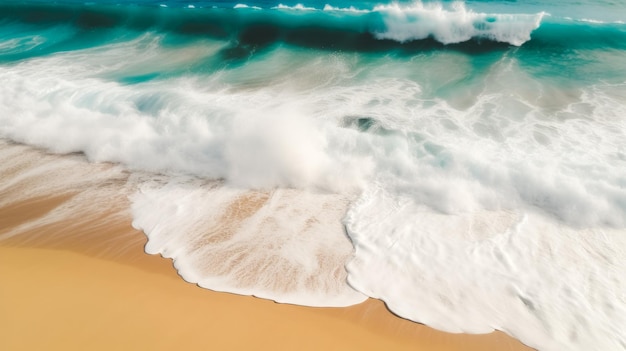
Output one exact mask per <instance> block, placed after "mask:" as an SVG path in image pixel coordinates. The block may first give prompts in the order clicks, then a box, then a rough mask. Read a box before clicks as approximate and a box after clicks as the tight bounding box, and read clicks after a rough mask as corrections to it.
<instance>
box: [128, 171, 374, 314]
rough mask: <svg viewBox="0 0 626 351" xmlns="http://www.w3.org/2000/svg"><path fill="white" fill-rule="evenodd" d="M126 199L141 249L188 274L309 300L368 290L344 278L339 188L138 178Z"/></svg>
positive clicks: (196, 279) (210, 282)
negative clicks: (244, 186)
mask: <svg viewBox="0 0 626 351" xmlns="http://www.w3.org/2000/svg"><path fill="white" fill-rule="evenodd" d="M132 201H133V217H134V221H133V226H135V227H136V228H138V229H142V230H144V231H145V232H146V234H147V235H148V238H149V240H148V243H147V245H146V252H148V253H151V254H157V253H159V254H162V255H163V256H165V257H170V258H173V259H174V262H175V266H176V268H177V269H178V271H179V273H180V274H181V276H182V277H183V278H185V280H187V281H189V282H193V283H197V284H198V285H200V286H202V287H205V288H209V289H213V290H219V291H228V292H232V293H237V294H243V295H254V296H258V297H263V298H267V299H272V300H275V301H278V302H284V303H293V304H302V305H309V306H348V305H352V304H356V303H360V302H362V301H363V300H364V299H365V298H366V296H364V295H362V294H360V293H358V292H356V291H355V290H353V289H352V288H350V287H349V286H348V285H347V283H346V275H347V274H346V271H345V269H344V264H345V262H346V260H347V259H348V257H349V256H350V255H351V254H352V245H351V243H350V241H349V240H348V237H347V236H346V235H345V233H344V229H343V226H342V225H341V218H342V217H343V216H344V214H345V210H346V207H347V203H348V201H347V199H346V198H344V197H343V196H341V195H333V194H322V193H310V192H305V191H298V190H288V189H280V190H274V191H266V192H258V191H248V190H241V189H233V188H229V187H224V186H222V185H220V184H217V183H206V182H203V181H197V180H196V181H193V180H190V181H187V182H181V181H171V182H169V183H168V184H166V185H161V184H158V183H153V184H150V183H144V185H143V186H142V189H141V191H140V192H139V193H137V194H136V195H135V196H133V198H132Z"/></svg>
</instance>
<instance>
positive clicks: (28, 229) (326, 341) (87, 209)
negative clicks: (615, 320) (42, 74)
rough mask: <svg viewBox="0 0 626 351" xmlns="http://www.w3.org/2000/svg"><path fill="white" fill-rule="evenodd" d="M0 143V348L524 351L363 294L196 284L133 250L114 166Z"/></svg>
mask: <svg viewBox="0 0 626 351" xmlns="http://www.w3.org/2000/svg"><path fill="white" fill-rule="evenodd" d="M0 151H1V152H0V164H1V165H2V166H0V350H84V349H85V350H100V349H102V350H112V349H115V350H117V349H122V350H136V349H150V350H164V349H191V350H196V349H202V350H207V349H210V350H242V349H245V350H248V349H254V350H295V349H297V350H322V349H324V350H383V349H390V350H404V349H406V350H409V349H410V350H431V351H436V350H470V351H471V350H481V351H489V350H498V351H500V350H531V349H530V348H528V347H526V346H524V345H522V344H521V343H520V342H518V341H516V340H514V339H512V338H510V337H508V336H506V335H505V334H503V333H501V332H495V333H491V334H488V335H462V334H448V333H443V332H439V331H436V330H433V329H431V328H429V327H426V326H423V325H420V324H417V323H413V322H410V321H406V320H403V319H401V318H398V317H396V316H394V315H393V314H391V313H390V312H388V310H387V309H386V308H385V306H384V304H383V303H382V302H380V301H377V300H373V299H369V300H367V301H366V302H365V303H363V304H360V305H357V306H352V307H348V308H311V307H303V306H294V305H286V304H276V303H274V302H271V301H267V300H261V299H257V298H253V297H247V296H238V295H233V294H228V293H219V292H213V291H209V290H205V289H201V288H199V287H197V286H195V285H192V284H189V283H186V282H184V281H183V280H182V279H181V278H180V277H179V276H178V275H177V274H176V272H175V270H174V268H173V267H172V264H171V261H170V260H166V259H163V258H161V257H158V256H149V255H147V254H145V253H144V252H143V245H144V244H145V241H146V239H145V236H144V235H143V234H142V233H141V232H139V231H136V230H134V229H133V228H132V227H131V226H130V222H131V218H130V214H129V213H128V203H127V202H128V200H127V197H126V196H127V194H128V191H129V190H128V189H126V188H125V187H124V181H123V179H124V177H126V176H127V174H125V172H124V171H123V170H120V169H118V168H116V167H115V166H112V165H93V164H87V163H85V162H84V160H82V156H80V155H70V156H63V157H59V156H54V155H46V154H44V153H42V152H40V151H38V150H34V149H32V148H29V147H25V146H20V145H13V144H8V143H5V142H0ZM59 165H61V166H59ZM52 178H54V179H52ZM52 180H54V181H52ZM50 184H54V186H51V185H50ZM87 199H88V201H87Z"/></svg>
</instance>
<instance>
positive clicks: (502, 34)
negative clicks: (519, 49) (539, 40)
mask: <svg viewBox="0 0 626 351" xmlns="http://www.w3.org/2000/svg"><path fill="white" fill-rule="evenodd" d="M374 11H376V12H380V13H381V14H383V20H384V22H385V29H384V30H381V31H378V32H377V33H376V36H377V37H378V38H381V39H393V40H397V41H400V42H406V41H410V40H419V39H425V38H428V37H433V38H434V39H435V40H437V41H439V42H441V43H444V44H452V43H460V42H464V41H468V40H470V39H472V38H484V39H489V40H494V41H499V42H506V43H509V44H512V45H516V46H520V45H522V44H523V43H525V42H527V41H528V40H530V34H531V33H532V31H533V30H535V29H537V28H539V25H540V24H541V19H542V18H543V16H544V15H545V14H544V13H538V14H534V15H526V14H486V13H475V12H473V11H471V10H467V9H466V8H465V5H464V4H463V3H461V2H455V3H453V5H452V6H451V8H450V9H447V8H445V7H444V6H443V5H442V4H441V3H422V2H413V3H411V4H409V5H401V4H399V3H393V4H389V5H378V6H376V7H375V8H374Z"/></svg>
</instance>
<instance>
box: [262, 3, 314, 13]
mask: <svg viewBox="0 0 626 351" xmlns="http://www.w3.org/2000/svg"><path fill="white" fill-rule="evenodd" d="M272 9H277V10H297V11H315V10H317V9H316V8H315V7H308V6H304V5H302V4H296V5H294V6H288V5H283V4H278V6H275V7H272Z"/></svg>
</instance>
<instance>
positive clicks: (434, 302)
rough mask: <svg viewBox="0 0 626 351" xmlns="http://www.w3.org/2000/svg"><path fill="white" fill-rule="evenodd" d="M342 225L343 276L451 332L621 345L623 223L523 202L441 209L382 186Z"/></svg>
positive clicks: (545, 343)
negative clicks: (566, 221)
mask: <svg viewBox="0 0 626 351" xmlns="http://www.w3.org/2000/svg"><path fill="white" fill-rule="evenodd" d="M346 225H347V228H348V230H349V233H350V237H351V238H352V239H353V242H354V245H355V247H356V254H355V258H354V260H353V261H351V262H350V263H349V265H348V270H349V282H350V284H351V285H352V286H354V287H355V288H356V289H358V290H359V291H362V292H363V293H365V294H367V295H369V296H373V297H377V298H381V299H383V300H384V301H385V302H386V303H387V306H388V307H389V308H390V309H391V310H392V311H394V312H395V313H397V314H398V315H400V316H403V317H405V318H409V319H412V320H414V321H418V322H421V323H425V324H427V325H431V326H434V327H435V328H438V329H441V330H445V331H450V332H469V333H486V332H490V331H492V330H493V329H499V330H503V331H505V332H507V333H509V334H511V335H513V336H514V337H516V338H518V339H520V340H521V341H522V342H524V343H526V344H528V345H530V346H532V347H535V348H538V349H540V350H547V351H550V350H555V351H556V350H589V349H602V350H620V349H621V348H623V345H624V335H623V330H626V300H625V299H624V297H623V296H619V294H621V292H623V291H626V290H625V289H626V286H625V285H624V281H623V279H622V278H621V277H624V276H626V265H625V264H624V260H623V257H624V254H626V251H625V248H626V246H624V245H625V244H626V239H625V238H624V235H623V234H624V232H623V230H615V229H607V228H602V229H601V228H594V229H576V228H572V227H568V226H567V225H563V224H561V223H558V222H555V221H554V220H552V219H548V218H546V217H544V216H541V215H538V214H536V213H532V212H521V211H478V212H473V213H465V214H458V215H444V214H441V213H437V212H433V211H432V210H430V209H428V208H425V207H424V206H420V205H418V204H416V203H415V202H414V200H413V199H411V198H408V197H406V196H401V195H400V196H399V195H398V194H389V193H388V192H386V191H385V190H384V189H381V188H372V189H370V190H368V191H367V192H366V193H365V194H364V196H363V197H362V198H361V199H360V200H359V202H358V203H357V204H356V205H355V206H354V207H352V209H351V211H350V213H349V215H348V217H347V219H346Z"/></svg>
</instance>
